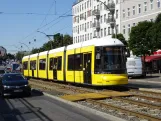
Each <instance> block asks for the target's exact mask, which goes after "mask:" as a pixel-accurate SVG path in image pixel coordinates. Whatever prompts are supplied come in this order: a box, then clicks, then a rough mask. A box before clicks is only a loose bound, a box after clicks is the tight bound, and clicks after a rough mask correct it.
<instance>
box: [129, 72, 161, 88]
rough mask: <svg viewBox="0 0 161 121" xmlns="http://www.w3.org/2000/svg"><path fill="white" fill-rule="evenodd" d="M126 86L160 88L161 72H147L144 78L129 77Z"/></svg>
mask: <svg viewBox="0 0 161 121" xmlns="http://www.w3.org/2000/svg"><path fill="white" fill-rule="evenodd" d="M128 86H132V87H137V88H149V89H152V88H154V89H159V90H161V74H152V75H150V74H147V77H146V78H140V77H133V78H130V79H129V83H128Z"/></svg>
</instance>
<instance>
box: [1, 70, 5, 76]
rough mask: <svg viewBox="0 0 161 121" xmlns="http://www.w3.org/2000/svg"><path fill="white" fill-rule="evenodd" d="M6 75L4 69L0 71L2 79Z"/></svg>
mask: <svg viewBox="0 0 161 121" xmlns="http://www.w3.org/2000/svg"><path fill="white" fill-rule="evenodd" d="M4 73H5V70H4V69H0V77H2V76H3V74H4Z"/></svg>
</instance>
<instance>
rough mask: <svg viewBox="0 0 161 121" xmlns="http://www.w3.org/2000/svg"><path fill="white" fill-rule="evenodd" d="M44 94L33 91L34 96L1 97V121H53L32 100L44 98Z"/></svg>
mask: <svg viewBox="0 0 161 121" xmlns="http://www.w3.org/2000/svg"><path fill="white" fill-rule="evenodd" d="M42 95H43V93H42V92H40V91H37V90H33V91H32V96H31V97H27V98H26V96H24V95H19V96H9V97H5V98H2V97H1V96H0V121H26V120H35V121H44V120H45V121H52V120H51V119H50V118H48V117H47V116H46V115H45V114H44V113H43V112H42V111H41V108H40V107H35V106H34V105H33V104H32V100H34V99H35V98H36V99H37V98H38V96H40V97H41V96H42Z"/></svg>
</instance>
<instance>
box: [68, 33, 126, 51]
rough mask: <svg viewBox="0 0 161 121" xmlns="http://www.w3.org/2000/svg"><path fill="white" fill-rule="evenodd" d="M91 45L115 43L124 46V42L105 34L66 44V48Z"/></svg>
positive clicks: (111, 44) (110, 44) (114, 44)
mask: <svg viewBox="0 0 161 121" xmlns="http://www.w3.org/2000/svg"><path fill="white" fill-rule="evenodd" d="M91 45H93V46H116V45H119V46H124V44H123V43H122V42H121V41H120V40H118V39H115V38H111V36H107V37H102V38H99V39H98V38H94V39H92V40H88V41H84V42H80V43H76V44H73V45H69V46H67V50H70V49H74V48H81V47H85V46H91Z"/></svg>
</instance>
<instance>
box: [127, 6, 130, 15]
mask: <svg viewBox="0 0 161 121" xmlns="http://www.w3.org/2000/svg"><path fill="white" fill-rule="evenodd" d="M127 10H128V16H130V8H128V9H127Z"/></svg>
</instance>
